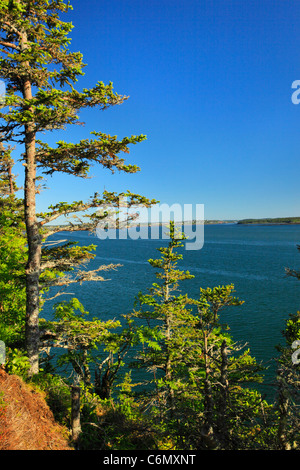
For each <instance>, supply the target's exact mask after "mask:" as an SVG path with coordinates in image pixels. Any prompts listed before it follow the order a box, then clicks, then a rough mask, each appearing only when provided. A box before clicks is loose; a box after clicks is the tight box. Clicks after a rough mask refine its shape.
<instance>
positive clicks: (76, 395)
mask: <svg viewBox="0 0 300 470" xmlns="http://www.w3.org/2000/svg"><path fill="white" fill-rule="evenodd" d="M71 399H72V414H71V421H72V423H71V426H72V440H73V442H74V444H75V447H76V449H78V440H79V436H80V433H81V425H80V386H79V385H72V391H71Z"/></svg>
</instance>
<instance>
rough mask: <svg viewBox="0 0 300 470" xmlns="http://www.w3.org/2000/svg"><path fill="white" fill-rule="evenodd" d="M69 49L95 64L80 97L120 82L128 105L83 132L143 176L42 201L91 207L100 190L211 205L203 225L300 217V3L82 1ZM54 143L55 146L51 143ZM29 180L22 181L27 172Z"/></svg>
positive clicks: (76, 133) (84, 186)
mask: <svg viewBox="0 0 300 470" xmlns="http://www.w3.org/2000/svg"><path fill="white" fill-rule="evenodd" d="M71 4H72V5H73V7H74V10H73V12H71V13H69V14H68V15H67V16H66V20H71V21H72V23H73V25H74V29H73V32H72V33H71V37H72V43H71V46H70V48H71V49H72V50H74V51H78V50H79V51H80V52H82V54H83V57H84V62H85V63H87V67H86V68H85V76H84V78H82V79H80V81H79V83H78V88H80V89H81V88H82V87H84V86H93V85H94V84H95V83H96V82H97V81H104V82H105V83H108V82H109V81H112V82H113V84H114V89H115V91H116V92H118V93H119V94H124V95H129V96H130V98H129V100H128V101H126V102H125V103H124V104H122V105H121V106H116V107H113V108H111V109H109V110H107V111H104V112H100V111H96V110H92V111H84V112H83V113H82V115H81V119H82V120H84V121H85V122H86V125H85V127H79V126H75V129H69V130H68V131H67V132H65V133H64V134H61V135H60V136H59V138H61V139H63V140H65V141H70V142H71V141H73V142H75V141H78V140H79V139H81V138H86V137H89V132H90V131H92V130H96V131H102V132H107V133H109V134H111V135H117V136H118V137H119V138H122V137H124V136H128V135H132V134H133V135H137V134H146V135H147V141H145V142H142V143H140V144H137V145H136V146H131V152H130V155H128V156H126V158H128V160H127V161H128V163H133V164H137V165H138V166H140V167H141V172H139V173H138V174H135V175H126V174H122V173H116V174H114V175H111V174H110V173H109V172H108V171H107V170H106V171H105V170H103V169H101V168H99V167H94V168H93V169H92V171H91V173H92V174H93V176H94V178H93V179H91V180H81V179H78V178H77V179H75V178H73V177H70V176H64V175H55V176H53V177H52V178H50V177H49V179H48V182H47V184H48V188H49V189H47V190H45V191H44V192H42V193H41V194H40V195H39V196H38V210H44V209H46V208H47V206H48V205H49V204H51V203H55V202H59V201H68V202H72V201H74V200H78V199H80V200H86V199H88V198H89V196H91V195H93V194H94V192H95V191H98V192H102V191H103V189H104V188H105V189H107V190H113V191H124V190H126V189H130V190H131V191H133V192H137V193H139V194H143V195H145V196H148V197H150V198H155V199H157V200H159V201H160V202H161V203H167V204H170V205H172V204H175V203H180V204H193V205H196V204H204V206H205V218H206V219H241V218H246V217H277V216H278V217H285V216H300V204H299V203H300V185H299V174H300V158H299V157H300V104H299V105H295V104H293V103H292V100H291V96H292V93H293V91H294V90H292V88H291V86H292V83H293V81H294V80H300V4H299V2H298V1H286V0H159V1H158V0H148V1H146V0H109V1H103V0H85V1H82V0H73V1H71ZM53 139H54V136H51V135H50V138H49V142H50V143H53ZM20 177H21V175H20Z"/></svg>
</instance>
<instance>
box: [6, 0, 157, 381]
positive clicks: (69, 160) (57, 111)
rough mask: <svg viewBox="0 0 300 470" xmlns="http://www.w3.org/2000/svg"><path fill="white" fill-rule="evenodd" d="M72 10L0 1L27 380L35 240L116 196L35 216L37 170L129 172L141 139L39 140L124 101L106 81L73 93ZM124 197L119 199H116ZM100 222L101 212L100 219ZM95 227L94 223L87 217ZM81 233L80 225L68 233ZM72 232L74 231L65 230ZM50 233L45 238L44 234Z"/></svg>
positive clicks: (33, 334)
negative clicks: (21, 172) (82, 114)
mask: <svg viewBox="0 0 300 470" xmlns="http://www.w3.org/2000/svg"><path fill="white" fill-rule="evenodd" d="M70 9H71V6H70V4H69V3H65V2H64V1H62V0H44V1H43V0H38V1H32V0H1V1H0V30H1V36H0V46H1V49H0V78H1V79H2V80H4V81H5V83H6V92H7V93H6V101H5V105H6V107H5V108H4V109H3V111H2V112H1V113H0V120H1V121H0V134H1V136H2V137H1V139H0V140H1V141H2V142H16V143H18V144H21V145H23V146H24V154H23V157H22V158H23V164H24V167H25V182H24V202H25V204H24V212H25V223H26V233H27V242H28V260H27V265H26V347H27V352H28V355H29V359H30V364H31V367H30V371H29V374H30V375H33V374H36V373H37V372H38V370H39V359H38V352H39V326H38V322H39V311H40V283H39V281H40V274H41V256H42V242H43V239H44V238H45V236H47V230H45V229H44V227H45V225H46V223H49V222H51V221H53V220H55V219H57V218H58V217H59V216H61V215H65V214H70V213H75V212H77V211H85V210H87V209H91V208H94V209H97V208H99V207H101V206H102V207H103V206H104V207H105V208H107V207H108V206H114V207H116V206H118V203H119V200H120V195H118V194H116V193H110V192H105V193H104V194H103V197H100V196H99V195H98V194H95V195H94V196H93V197H92V198H91V199H90V200H89V201H88V202H86V203H84V202H83V201H76V202H73V203H71V204H67V203H60V204H57V205H55V206H51V207H50V211H49V212H47V213H46V214H38V216H39V217H37V212H36V192H37V191H38V187H37V182H38V178H39V176H38V173H37V171H38V170H39V169H40V170H41V171H42V172H43V173H44V174H46V175H52V174H53V173H54V172H62V173H65V174H69V175H74V176H78V177H81V178H86V177H87V175H88V172H89V169H90V166H91V165H92V164H93V163H96V164H100V165H102V166H103V167H104V168H107V169H109V170H111V171H114V170H119V171H124V172H128V173H135V172H136V171H138V170H139V168H138V167H137V166H136V165H126V164H125V162H124V159H123V158H121V157H120V156H119V154H120V153H121V152H123V153H124V152H125V153H128V152H129V149H128V146H129V145H130V144H136V143H138V142H141V141H143V140H144V139H145V136H144V135H139V136H131V137H124V138H122V139H121V140H118V139H117V137H116V136H111V135H106V134H104V133H102V132H92V133H91V134H92V138H90V139H83V140H81V141H80V142H78V143H67V142H65V141H59V142H57V146H56V147H51V146H49V145H48V143H47V142H45V141H41V140H39V137H40V134H41V133H43V134H45V133H46V132H48V131H53V130H64V129H66V127H67V126H68V125H73V124H78V123H79V116H78V114H79V111H80V110H83V109H86V108H98V109H99V110H105V109H107V108H109V107H111V106H114V105H118V104H121V103H123V102H124V100H126V99H127V97H125V96H121V95H119V94H117V93H115V92H114V91H113V86H112V84H111V83H109V84H108V85H105V84H104V83H102V82H98V83H97V84H96V85H95V86H94V87H93V88H90V89H86V88H85V89H83V90H82V91H78V90H76V89H75V87H74V86H75V84H76V82H77V80H78V78H80V77H81V76H82V75H83V68H84V66H85V64H84V63H83V61H82V54H81V53H80V52H71V51H70V50H69V44H70V38H69V33H70V32H71V30H72V24H71V23H67V22H63V21H62V20H61V18H60V17H61V15H62V14H64V13H66V12H68V11H69V10H70ZM127 195H128V199H129V202H128V206H131V205H134V204H145V205H149V204H150V201H149V200H148V199H146V198H143V197H141V196H139V195H135V194H132V193H130V192H128V193H127ZM123 196H124V194H123ZM101 217H103V214H102V215H101ZM90 219H91V221H92V222H93V223H94V225H95V224H96V223H97V221H98V220H99V215H98V214H97V213H96V212H95V213H94V214H92V215H90ZM82 226H83V227H84V229H87V228H88V224H82V223H79V224H77V226H76V227H75V229H78V230H79V229H82ZM69 229H70V230H74V227H71V226H70V227H69ZM48 233H49V232H48Z"/></svg>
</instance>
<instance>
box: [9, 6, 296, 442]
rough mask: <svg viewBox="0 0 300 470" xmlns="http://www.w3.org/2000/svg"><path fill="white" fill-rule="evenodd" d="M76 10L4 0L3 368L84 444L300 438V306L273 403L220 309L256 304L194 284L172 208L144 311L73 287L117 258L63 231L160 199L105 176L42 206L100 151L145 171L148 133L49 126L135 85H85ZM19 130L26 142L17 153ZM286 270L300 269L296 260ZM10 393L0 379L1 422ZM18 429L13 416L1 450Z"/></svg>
mask: <svg viewBox="0 0 300 470" xmlns="http://www.w3.org/2000/svg"><path fill="white" fill-rule="evenodd" d="M70 10H71V6H70V5H69V4H67V3H65V2H64V1H62V0H49V1H43V0H42V1H38V2H32V1H29V0H9V1H4V0H3V1H0V29H1V37H0V45H1V49H0V79H1V80H3V81H4V82H5V83H6V95H5V100H4V102H2V107H1V112H0V142H1V146H0V313H1V314H0V340H1V341H2V343H4V344H5V360H4V361H3V369H4V372H5V373H6V374H8V375H10V376H15V375H17V376H19V377H20V378H22V380H23V381H24V382H26V385H28V386H30V387H32V388H33V390H39V391H42V393H43V396H44V398H45V401H46V403H47V404H48V406H49V408H50V409H51V411H52V413H53V415H54V417H55V420H56V423H58V424H59V425H60V426H62V427H63V428H64V429H65V431H66V435H67V441H68V445H69V446H70V447H71V448H73V449H77V450H89V449H96V450H157V449H160V450H195V451H200V450H290V449H295V450H296V449H299V446H300V426H299V424H300V414H299V371H300V368H299V367H300V366H299V363H300V361H299V357H298V356H300V351H299V348H300V346H299V345H300V312H291V314H290V316H289V318H287V319H286V322H285V324H283V325H282V337H283V344H282V345H281V346H278V348H277V350H276V351H274V358H275V360H276V364H277V372H276V373H275V375H274V381H273V382H274V397H275V398H274V401H272V402H269V401H268V400H267V399H266V398H265V397H264V395H263V394H262V393H261V392H260V387H259V385H260V384H262V383H263V380H264V379H263V371H264V366H263V365H262V364H260V363H258V362H257V360H256V359H255V357H253V356H252V355H251V351H250V350H248V349H246V348H245V347H244V346H243V345H242V344H239V343H237V342H236V341H234V340H233V339H232V337H231V336H230V333H229V329H228V325H226V324H224V323H223V319H222V313H223V311H224V310H225V309H228V308H234V309H237V310H238V309H239V307H240V306H241V305H242V303H243V300H242V299H239V298H238V297H237V296H236V293H235V289H234V285H233V284H229V285H217V286H215V287H213V288H208V287H207V286H201V285H200V286H199V296H198V297H197V298H190V297H189V296H188V295H187V294H185V293H182V292H184V286H185V285H186V283H188V282H189V280H190V279H192V278H193V275H192V274H191V273H190V272H188V271H184V270H181V269H179V267H178V262H179V260H181V259H182V257H183V255H182V253H181V251H182V248H183V246H184V243H185V234H184V233H178V232H177V231H176V229H175V226H174V223H170V225H169V243H168V244H167V246H162V247H160V248H159V249H158V253H157V258H155V259H149V260H148V262H149V264H150V265H151V266H152V268H153V270H154V272H155V275H156V281H155V282H154V283H149V289H148V290H147V291H146V292H137V293H136V298H135V307H134V309H133V310H132V312H130V313H128V312H120V318H118V319H116V318H111V319H108V320H106V321H102V320H101V312H99V317H97V318H90V317H89V314H88V312H87V311H86V310H85V306H84V305H83V304H82V303H81V302H80V300H79V299H77V298H71V299H70V298H68V300H62V298H63V297H62V296H63V295H64V292H65V288H66V287H67V286H69V285H72V284H75V283H76V284H78V285H82V286H84V285H85V283H87V282H103V281H104V280H105V279H106V276H107V274H108V273H109V271H110V270H115V269H118V268H119V266H118V265H117V264H113V263H111V264H109V265H99V266H98V268H97V269H94V270H89V269H88V263H89V261H90V260H91V259H94V257H95V248H96V247H95V246H94V245H89V246H79V245H78V244H77V243H76V242H70V241H61V242H59V243H53V242H51V241H50V240H51V239H50V236H51V235H53V234H55V233H59V232H60V231H62V230H63V231H64V232H68V231H69V232H77V231H82V230H84V231H85V230H89V231H93V230H95V229H96V227H98V226H99V224H102V225H103V227H106V224H108V223H109V221H111V220H112V219H113V218H114V215H115V214H116V212H118V211H119V210H120V202H121V203H122V201H124V200H126V208H127V210H128V212H127V214H128V216H127V220H124V224H127V223H130V222H134V220H135V218H136V213H135V208H136V206H137V205H139V206H143V207H146V208H149V207H151V206H152V205H154V204H156V202H157V201H156V200H154V199H153V198H152V196H144V195H140V194H136V193H135V192H132V191H129V190H127V191H123V192H120V193H116V192H113V191H109V190H105V191H103V193H102V194H99V193H95V194H92V195H91V197H90V198H89V199H88V200H87V201H82V200H78V201H73V202H60V203H58V204H52V205H51V204H50V205H49V208H48V210H47V211H45V212H38V211H37V203H36V195H37V193H38V191H39V190H40V184H43V180H44V179H45V178H47V176H49V175H52V174H54V173H62V174H64V175H65V176H66V177H67V176H68V175H69V176H71V175H72V176H75V177H77V178H83V179H86V178H87V177H88V175H89V172H90V170H91V167H92V166H93V165H99V166H100V167H103V168H104V169H106V170H107V171H111V172H114V171H116V170H118V171H120V172H125V173H132V174H134V173H136V172H137V171H139V170H140V169H139V167H137V166H136V165H132V164H130V163H127V162H125V159H124V154H125V156H126V157H127V156H128V154H129V149H130V147H131V146H132V145H136V144H139V143H142V142H143V141H144V140H145V139H146V137H145V135H138V136H136V135H132V136H129V137H128V136H125V137H122V138H121V139H118V138H117V137H116V136H111V135H108V134H105V133H103V132H101V131H99V130H92V131H91V132H90V134H89V136H87V138H86V139H83V140H80V141H79V142H76V143H73V142H66V141H65V140H59V141H58V142H57V143H56V145H54V146H52V145H50V143H49V142H50V139H49V140H48V136H49V134H50V133H51V131H54V130H60V131H62V132H63V131H65V129H66V128H67V127H68V126H72V125H76V124H79V123H80V121H79V115H80V112H81V111H83V110H86V109H90V108H96V109H99V111H100V110H101V111H104V110H106V109H108V108H111V107H113V106H116V105H121V104H122V103H123V102H124V101H125V100H126V99H127V97H126V96H123V95H119V94H118V93H116V92H115V91H114V88H113V85H112V83H109V84H107V85H105V84H104V83H103V82H98V83H96V84H95V85H94V87H92V88H88V89H87V88H84V89H83V90H80V89H78V88H77V86H78V83H77V82H79V80H80V77H81V76H82V75H83V68H84V63H83V57H82V54H81V53H80V52H72V51H70V50H69V45H70V37H69V35H70V32H71V30H72V27H73V26H72V24H71V23H68V22H64V21H63V17H64V13H66V12H69V11H70ZM65 138H66V139H67V138H68V133H67V132H65ZM15 145H18V146H21V148H22V152H21V153H20V154H18V155H16V157H15V156H14V155H15V154H14V152H15V149H14V146H15ZM14 158H18V159H20V160H21V162H22V163H23V166H24V185H23V188H18V187H17V184H16V178H15V172H14V166H15V165H14ZM87 184H88V183H87ZM49 194H51V191H50V190H49ZM50 199H51V196H49V200H50ZM78 214H80V215H78ZM82 214H84V215H82ZM66 215H72V216H75V217H74V218H73V219H72V222H70V223H68V224H67V225H63V226H62V225H53V222H55V221H56V220H57V219H58V218H59V217H61V216H66ZM85 215H87V217H85ZM287 274H288V275H289V276H292V277H295V278H297V279H300V272H299V271H296V270H287ZM282 282H288V281H287V280H284V279H283V281H282ZM53 288H55V293H54V290H53ZM179 288H180V291H179V290H178V289H179ZM53 299H56V303H55V306H54V308H53V316H52V318H51V320H45V319H44V318H43V315H42V312H43V308H44V306H45V305H46V303H47V302H48V301H49V300H53ZM63 299H64V298H63ZM111 301H112V302H113V301H114V299H111ZM132 356H133V359H131V360H130V362H128V360H127V359H128V357H132ZM63 366H67V367H68V370H71V373H70V374H68V375H67V376H66V375H62V374H60V373H59V372H58V371H59V368H61V367H63ZM136 371H138V376H139V380H138V382H136V381H135V372H136ZM24 390H25V389H24ZM26 390H27V389H26ZM24 393H25V392H24ZM29 395H30V394H29ZM32 396H33V395H32ZM5 399H6V396H5V391H3V392H2V393H1V395H0V420H1V422H2V430H3V429H4V431H5V427H4V425H5V423H6V421H7V409H8V407H7V402H5ZM32 399H34V398H32ZM49 432H51V433H52V430H50V431H49ZM6 437H7V436H6V435H5V432H3V431H1V429H0V449H2V450H5V449H6V447H5V446H6ZM63 445H64V446H66V443H65V441H64V443H63Z"/></svg>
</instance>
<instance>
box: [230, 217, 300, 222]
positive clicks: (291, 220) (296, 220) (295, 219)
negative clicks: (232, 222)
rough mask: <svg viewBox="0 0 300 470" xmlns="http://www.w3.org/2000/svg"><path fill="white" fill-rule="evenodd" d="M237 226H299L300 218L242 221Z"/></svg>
mask: <svg viewBox="0 0 300 470" xmlns="http://www.w3.org/2000/svg"><path fill="white" fill-rule="evenodd" d="M238 224H300V217H276V218H267V219H243V220H239V221H238Z"/></svg>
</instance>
